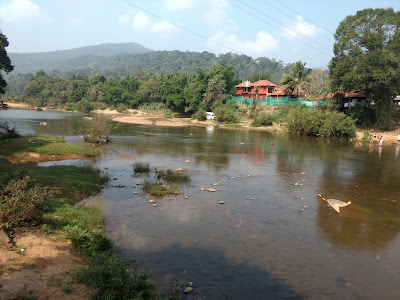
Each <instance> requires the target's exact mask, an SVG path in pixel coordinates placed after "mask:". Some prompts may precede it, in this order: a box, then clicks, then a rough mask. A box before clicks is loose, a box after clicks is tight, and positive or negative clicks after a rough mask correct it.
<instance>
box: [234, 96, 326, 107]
mask: <svg viewBox="0 0 400 300" xmlns="http://www.w3.org/2000/svg"><path fill="white" fill-rule="evenodd" d="M231 99H232V100H234V101H235V102H236V104H243V105H253V98H246V97H235V96H233V97H231ZM325 102H326V101H325V100H323V101H320V102H319V106H323V105H325ZM290 103H294V104H295V105H297V106H300V105H301V104H305V105H306V106H307V107H315V106H318V102H317V101H308V100H304V99H301V98H291V97H288V96H285V97H266V98H259V99H258V101H257V106H283V105H286V104H290Z"/></svg>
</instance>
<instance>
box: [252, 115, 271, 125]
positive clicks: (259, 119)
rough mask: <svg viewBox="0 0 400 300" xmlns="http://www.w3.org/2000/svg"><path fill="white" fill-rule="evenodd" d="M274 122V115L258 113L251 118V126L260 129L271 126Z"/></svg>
mask: <svg viewBox="0 0 400 300" xmlns="http://www.w3.org/2000/svg"><path fill="white" fill-rule="evenodd" d="M275 120H276V114H272V113H265V112H262V113H259V114H257V116H256V117H254V118H253V122H252V123H251V125H252V126H255V127H260V126H271V125H272V123H273V122H275Z"/></svg>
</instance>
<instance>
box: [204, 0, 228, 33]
mask: <svg viewBox="0 0 400 300" xmlns="http://www.w3.org/2000/svg"><path fill="white" fill-rule="evenodd" d="M206 2H209V3H207V9H206V12H205V13H204V15H203V19H204V22H205V23H206V24H207V25H208V26H210V27H212V28H214V29H216V28H218V29H219V30H228V29H232V27H234V26H235V23H234V22H233V20H232V19H230V18H229V15H228V6H229V3H228V2H226V1H224V0H211V1H206Z"/></svg>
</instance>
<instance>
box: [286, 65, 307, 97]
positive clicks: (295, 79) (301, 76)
mask: <svg viewBox="0 0 400 300" xmlns="http://www.w3.org/2000/svg"><path fill="white" fill-rule="evenodd" d="M311 71H312V70H311V69H309V68H306V63H304V64H303V62H302V61H301V60H300V61H298V62H296V63H295V64H293V65H292V66H291V67H290V69H289V71H288V74H283V75H282V79H281V82H282V84H283V88H284V89H290V90H292V91H293V92H294V93H296V92H297V93H298V92H299V89H305V90H307V88H306V85H307V82H308V80H309V76H310V74H311Z"/></svg>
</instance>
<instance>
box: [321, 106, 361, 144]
mask: <svg viewBox="0 0 400 300" xmlns="http://www.w3.org/2000/svg"><path fill="white" fill-rule="evenodd" d="M319 133H320V135H322V136H325V137H338V138H347V139H350V138H353V137H355V136H356V125H355V122H354V120H353V119H352V118H351V117H347V116H346V115H345V114H344V113H341V112H337V111H333V112H331V113H330V114H327V117H326V118H325V122H324V123H323V125H322V126H321V128H320V131H319Z"/></svg>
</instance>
